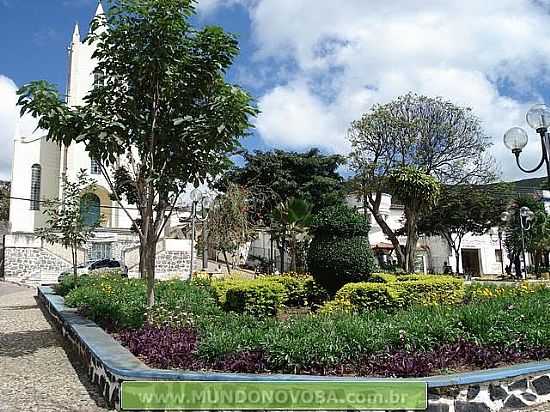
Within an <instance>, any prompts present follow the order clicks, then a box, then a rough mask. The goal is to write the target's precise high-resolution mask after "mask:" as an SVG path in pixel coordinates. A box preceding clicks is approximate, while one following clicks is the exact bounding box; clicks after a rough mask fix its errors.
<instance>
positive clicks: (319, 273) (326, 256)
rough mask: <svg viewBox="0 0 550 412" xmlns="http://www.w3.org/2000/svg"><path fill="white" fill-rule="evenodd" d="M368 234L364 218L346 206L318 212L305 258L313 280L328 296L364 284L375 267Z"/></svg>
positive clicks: (367, 226) (367, 225)
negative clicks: (339, 290)
mask: <svg viewBox="0 0 550 412" xmlns="http://www.w3.org/2000/svg"><path fill="white" fill-rule="evenodd" d="M368 232H369V224H368V222H367V220H366V219H365V217H364V216H361V215H360V214H358V213H357V212H355V211H354V210H353V209H351V208H349V207H347V206H344V205H339V206H333V207H330V208H327V209H324V210H322V211H321V212H319V214H317V215H316V216H315V217H314V219H313V223H312V233H313V240H312V241H311V244H310V246H309V251H308V256H307V260H308V269H309V270H310V272H311V273H312V275H313V277H314V279H315V280H316V281H317V282H318V283H319V284H320V285H322V286H323V287H324V288H326V289H327V290H328V291H329V292H331V293H335V292H336V291H337V290H338V289H339V288H340V287H342V286H343V285H345V284H346V283H349V282H360V281H366V280H367V279H368V277H369V275H370V273H371V272H372V271H373V269H374V267H375V260H374V257H373V254H372V250H371V248H370V244H369V238H368Z"/></svg>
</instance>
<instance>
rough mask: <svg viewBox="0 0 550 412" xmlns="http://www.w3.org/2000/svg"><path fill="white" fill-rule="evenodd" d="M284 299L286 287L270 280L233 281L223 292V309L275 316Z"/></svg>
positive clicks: (258, 315) (254, 314)
mask: <svg viewBox="0 0 550 412" xmlns="http://www.w3.org/2000/svg"><path fill="white" fill-rule="evenodd" d="M285 299H286V288H285V287H284V286H283V285H281V284H280V283H277V282H273V281H271V280H264V279H255V280H243V281H241V282H235V283H233V284H232V285H231V286H229V287H228V288H227V290H226V292H225V303H224V305H223V307H224V309H225V310H226V311H229V312H236V313H244V314H249V315H252V316H256V317H260V318H262V317H267V316H275V315H276V314H277V311H278V310H279V308H280V307H281V306H282V305H283V303H284V301H285Z"/></svg>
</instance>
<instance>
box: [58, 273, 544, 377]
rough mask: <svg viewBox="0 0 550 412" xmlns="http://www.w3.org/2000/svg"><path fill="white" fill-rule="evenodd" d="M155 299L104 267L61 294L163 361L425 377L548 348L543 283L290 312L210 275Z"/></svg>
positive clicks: (154, 360)
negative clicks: (224, 303)
mask: <svg viewBox="0 0 550 412" xmlns="http://www.w3.org/2000/svg"><path fill="white" fill-rule="evenodd" d="M410 281H412V280H410V279H409V280H407V282H410ZM500 289H503V288H500ZM157 299H158V304H157V306H156V307H155V308H154V309H153V310H152V311H151V312H150V313H149V314H146V311H145V306H144V304H143V302H144V301H145V291H144V286H143V284H142V282H141V281H140V280H124V279H121V278H118V277H109V276H108V277H102V278H95V279H93V280H87V281H86V284H85V285H81V286H79V287H77V288H76V289H74V290H72V291H71V292H69V293H68V295H67V297H66V302H67V304H70V305H72V306H75V307H78V308H79V310H81V311H82V312H83V313H84V314H85V315H86V316H89V317H90V318H92V319H93V320H95V321H96V322H98V323H100V324H103V325H106V326H107V327H109V328H110V329H112V330H114V331H116V333H117V337H118V339H119V340H120V341H121V342H122V343H123V344H124V345H126V346H127V347H128V348H129V349H130V350H131V351H132V352H133V353H134V354H135V355H136V356H138V357H140V358H142V359H143V360H144V361H145V362H146V363H148V364H150V365H152V366H157V367H162V368H183V369H188V370H221V371H234V372H254V373H258V372H282V373H303V374H330V375H337V374H338V375H341V374H343V375H359V376H426V375H430V374H435V373H441V372H442V371H451V370H464V369H469V368H488V367H494V366H498V365H502V364H507V363H514V362H518V361H523V360H530V359H533V360H538V359H542V358H547V357H548V356H549V355H550V354H549V353H548V352H549V351H548V348H550V317H548V315H547V312H548V307H549V306H548V305H549V304H550V290H549V289H546V288H532V287H528V286H520V287H518V288H504V289H503V290H499V291H497V290H496V289H494V290H493V289H491V288H469V289H467V290H466V294H465V298H464V302H463V303H460V304H456V303H455V304H454V305H440V304H439V305H430V306H412V307H407V308H404V309H394V310H390V311H383V310H378V309H371V310H368V311H364V312H362V313H360V314H358V313H346V312H340V311H337V312H334V313H329V314H314V313H310V314H307V315H301V316H291V317H290V318H288V319H286V320H278V319H276V318H270V317H260V318H258V317H253V316H251V315H249V314H240V313H232V312H226V311H224V310H223V307H221V306H220V305H219V304H218V298H217V293H216V291H215V290H214V289H213V288H212V286H211V285H210V284H209V283H208V282H201V283H199V284H193V283H186V282H180V281H170V282H163V283H159V285H158V288H157ZM136 307H137V308H139V309H136ZM146 315H148V319H150V324H148V325H145V326H144V319H145V318H146Z"/></svg>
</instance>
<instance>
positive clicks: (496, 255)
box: [495, 249, 502, 263]
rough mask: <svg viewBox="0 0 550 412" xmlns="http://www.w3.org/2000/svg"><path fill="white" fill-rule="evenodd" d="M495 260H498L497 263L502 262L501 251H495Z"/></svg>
mask: <svg viewBox="0 0 550 412" xmlns="http://www.w3.org/2000/svg"><path fill="white" fill-rule="evenodd" d="M495 259H496V260H497V263H501V262H502V250H501V249H495Z"/></svg>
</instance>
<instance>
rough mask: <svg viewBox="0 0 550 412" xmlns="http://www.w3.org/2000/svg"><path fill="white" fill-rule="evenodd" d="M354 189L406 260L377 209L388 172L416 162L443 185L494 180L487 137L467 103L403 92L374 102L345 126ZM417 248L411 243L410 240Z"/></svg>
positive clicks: (385, 189) (399, 256)
mask: <svg viewBox="0 0 550 412" xmlns="http://www.w3.org/2000/svg"><path fill="white" fill-rule="evenodd" d="M349 139H350V141H351V144H352V151H351V154H350V159H351V166H352V169H353V170H354V171H355V174H356V175H355V177H354V182H355V193H356V194H357V195H358V196H360V198H361V199H362V200H363V205H364V208H365V212H366V211H369V212H370V213H371V214H372V216H373V218H374V219H375V220H376V222H377V223H378V225H379V226H380V228H381V229H382V231H383V232H384V234H385V235H386V236H387V238H388V239H389V240H390V241H391V243H392V244H393V247H394V250H395V253H396V257H397V260H398V262H399V264H400V266H401V267H403V268H405V266H406V265H407V263H406V260H407V259H406V257H405V253H404V251H402V250H401V246H400V244H399V239H398V235H397V233H396V231H395V230H393V229H392V228H391V227H390V226H389V225H388V223H387V222H386V221H385V219H384V216H383V215H382V214H381V213H380V205H381V201H382V194H383V193H387V192H388V191H389V188H388V181H387V178H388V176H389V175H390V173H391V172H392V171H393V170H395V169H398V168H401V167H405V166H413V167H416V168H417V169H418V170H419V171H421V172H423V173H424V174H426V175H430V176H433V177H434V178H436V179H437V180H438V181H439V182H441V183H443V184H459V183H461V184H467V183H468V184H473V183H484V182H489V181H492V180H493V179H494V176H495V171H494V161H493V159H492V158H490V157H489V156H488V155H487V153H488V148H489V147H490V145H491V143H490V139H489V138H488V137H487V136H485V134H484V133H483V131H482V129H481V125H480V121H479V119H478V118H477V117H476V116H475V115H474V114H473V113H472V112H471V110H470V109H468V108H463V107H459V106H456V105H454V104H453V103H451V102H448V101H445V100H443V99H441V98H431V97H425V96H418V95H415V94H410V93H409V94H407V95H405V96H401V97H399V98H397V99H396V100H394V101H392V102H390V103H388V104H384V105H376V106H374V107H373V108H372V109H371V110H370V111H369V112H368V113H366V114H364V115H363V117H362V118H361V119H360V120H357V121H354V122H353V123H352V125H351V128H350V130H349ZM411 246H412V247H416V246H415V245H411Z"/></svg>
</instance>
